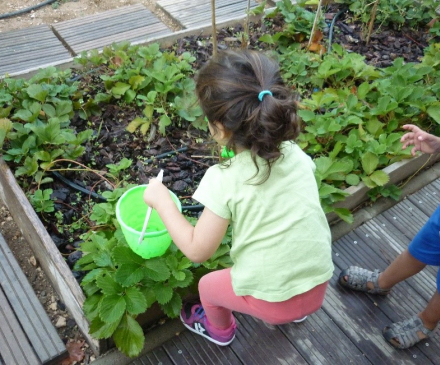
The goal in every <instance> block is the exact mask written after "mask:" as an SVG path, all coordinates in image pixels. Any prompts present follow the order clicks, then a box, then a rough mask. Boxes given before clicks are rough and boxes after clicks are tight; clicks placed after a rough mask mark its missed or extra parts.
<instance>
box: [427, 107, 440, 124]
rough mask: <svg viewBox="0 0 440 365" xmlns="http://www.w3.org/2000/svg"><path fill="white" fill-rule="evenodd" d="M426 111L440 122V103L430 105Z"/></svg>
mask: <svg viewBox="0 0 440 365" xmlns="http://www.w3.org/2000/svg"><path fill="white" fill-rule="evenodd" d="M426 112H427V113H428V115H429V116H430V117H431V118H432V119H434V120H435V121H436V123H438V124H440V103H436V104H435V105H432V106H430V107H429V108H428V109H427V110H426Z"/></svg>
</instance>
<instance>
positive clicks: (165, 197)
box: [144, 179, 229, 262]
mask: <svg viewBox="0 0 440 365" xmlns="http://www.w3.org/2000/svg"><path fill="white" fill-rule="evenodd" d="M144 201H145V203H147V204H148V205H149V206H151V207H153V208H154V209H156V210H157V212H158V213H159V215H160V217H161V219H162V221H163V222H164V224H165V226H166V227H167V230H168V233H169V234H170V236H171V238H172V239H173V241H174V243H175V244H176V246H177V247H179V249H180V250H181V251H182V252H183V253H184V255H185V256H186V257H188V258H189V259H190V260H191V261H192V262H203V261H206V260H207V259H209V258H210V257H211V256H212V255H213V254H214V253H215V251H216V250H217V248H218V246H219V245H220V243H221V241H222V239H223V237H224V235H225V233H226V230H227V228H228V225H229V221H228V220H227V219H224V218H221V217H219V216H218V215H216V214H214V213H213V212H212V211H211V210H209V209H208V208H205V209H204V211H203V213H202V215H201V216H200V218H199V220H198V221H197V224H196V226H195V227H193V226H192V225H191V223H189V222H188V221H187V220H186V219H185V217H184V216H183V215H182V213H180V212H179V209H177V206H176V204H175V203H174V202H173V200H172V199H171V196H170V194H169V192H168V189H167V188H166V187H165V186H164V185H163V184H162V183H161V182H159V181H158V180H157V179H151V180H150V181H149V183H148V189H146V190H145V193H144Z"/></svg>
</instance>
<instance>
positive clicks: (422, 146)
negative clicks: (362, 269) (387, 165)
mask: <svg viewBox="0 0 440 365" xmlns="http://www.w3.org/2000/svg"><path fill="white" fill-rule="evenodd" d="M403 129H406V130H409V131H410V132H408V133H406V134H404V135H403V136H402V138H401V139H400V142H402V143H403V146H402V149H405V148H406V147H408V146H411V145H413V146H414V147H413V148H412V149H411V154H412V155H413V156H415V155H416V152H417V151H421V152H423V153H431V154H432V153H437V152H440V138H439V137H436V136H434V135H432V134H429V133H427V132H425V131H423V130H421V129H420V128H419V127H417V126H415V125H413V124H405V125H404V126H403Z"/></svg>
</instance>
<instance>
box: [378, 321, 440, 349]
mask: <svg viewBox="0 0 440 365" xmlns="http://www.w3.org/2000/svg"><path fill="white" fill-rule="evenodd" d="M418 332H422V333H423V334H424V335H425V336H426V338H429V337H430V336H431V334H432V333H433V332H434V331H431V330H429V329H427V328H426V327H425V326H424V325H423V321H422V320H421V319H420V318H419V317H418V316H413V317H411V318H408V319H405V320H404V321H401V322H396V323H392V324H391V325H390V326H388V327H385V328H384V329H383V331H382V334H383V336H384V338H385V339H386V340H387V341H388V342H390V343H391V345H393V346H394V347H396V348H399V349H407V348H409V347H411V346H414V345H415V344H416V343H418V342H420V341H422V340H424V339H425V338H423V339H421V338H420V337H419V335H418Z"/></svg>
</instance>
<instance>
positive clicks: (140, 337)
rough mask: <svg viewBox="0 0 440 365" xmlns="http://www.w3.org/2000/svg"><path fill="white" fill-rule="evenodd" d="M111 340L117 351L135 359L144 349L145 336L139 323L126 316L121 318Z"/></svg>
mask: <svg viewBox="0 0 440 365" xmlns="http://www.w3.org/2000/svg"><path fill="white" fill-rule="evenodd" d="M113 339H114V340H115V345H116V346H117V348H118V349H119V351H121V352H123V353H124V354H125V355H127V356H129V357H135V356H138V355H139V353H140V352H141V350H142V348H143V347H144V341H145V336H144V332H143V331H142V328H141V326H140V325H139V323H138V322H137V321H136V320H135V319H134V318H133V317H131V316H130V315H127V314H126V315H124V316H123V317H122V320H121V322H120V323H119V326H118V328H117V329H116V331H115V333H114V335H113Z"/></svg>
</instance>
